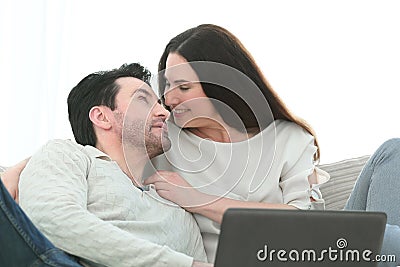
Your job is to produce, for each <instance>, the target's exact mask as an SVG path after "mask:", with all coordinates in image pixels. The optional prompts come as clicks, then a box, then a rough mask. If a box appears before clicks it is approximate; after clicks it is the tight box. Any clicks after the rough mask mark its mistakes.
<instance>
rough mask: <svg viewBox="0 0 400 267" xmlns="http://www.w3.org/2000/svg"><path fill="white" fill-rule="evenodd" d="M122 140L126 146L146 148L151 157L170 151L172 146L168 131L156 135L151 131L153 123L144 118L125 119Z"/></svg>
mask: <svg viewBox="0 0 400 267" xmlns="http://www.w3.org/2000/svg"><path fill="white" fill-rule="evenodd" d="M122 142H123V144H124V146H126V145H128V147H131V148H134V149H143V150H145V152H146V153H147V156H148V157H149V159H151V158H153V157H155V156H158V155H160V154H162V153H164V152H165V151H168V150H169V149H170V147H171V141H170V140H169V138H168V136H167V134H166V133H162V134H161V136H156V135H154V134H153V133H152V132H151V125H149V124H146V123H145V121H143V120H136V121H132V122H127V121H125V124H124V126H123V133H122ZM128 147H126V148H128Z"/></svg>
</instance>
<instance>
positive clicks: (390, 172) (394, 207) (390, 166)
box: [345, 139, 400, 267]
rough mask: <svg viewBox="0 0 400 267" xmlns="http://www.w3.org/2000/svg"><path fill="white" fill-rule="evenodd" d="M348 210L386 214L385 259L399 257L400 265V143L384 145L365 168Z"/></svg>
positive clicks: (399, 141) (393, 141)
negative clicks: (389, 256) (390, 256)
mask: <svg viewBox="0 0 400 267" xmlns="http://www.w3.org/2000/svg"><path fill="white" fill-rule="evenodd" d="M345 209H346V210H365V211H382V212H385V213H386V215H387V219H388V220H387V223H388V224H387V225H386V230H385V236H384V240H383V245H382V250H381V255H395V256H396V262H395V263H394V262H391V263H389V262H386V263H380V265H379V266H382V267H383V266H397V265H399V264H400V139H390V140H388V141H386V142H385V143H384V144H383V145H381V146H380V147H379V148H378V150H376V152H375V153H374V154H373V155H372V156H371V158H370V159H369V160H368V162H367V163H366V165H365V166H364V168H363V170H362V172H361V173H360V176H359V177H358V179H357V182H356V184H355V186H354V189H353V191H352V193H351V194H350V198H349V200H348V201H347V203H346V206H345Z"/></svg>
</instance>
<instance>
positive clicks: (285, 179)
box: [279, 125, 317, 209]
mask: <svg viewBox="0 0 400 267" xmlns="http://www.w3.org/2000/svg"><path fill="white" fill-rule="evenodd" d="M287 130H289V132H288V134H287V135H286V138H285V140H284V142H282V143H281V149H282V150H283V152H282V161H283V165H282V173H281V178H280V183H279V185H280V187H281V189H282V195H283V202H284V203H285V204H288V205H292V206H294V207H296V208H298V209H310V208H311V200H310V196H311V187H310V183H309V181H308V176H309V175H310V174H311V173H312V172H313V171H314V168H315V165H314V154H315V152H316V150H317V147H316V146H315V145H314V137H313V136H312V135H310V134H309V133H308V132H306V131H305V130H303V129H302V128H301V127H300V126H298V125H295V127H289V129H287Z"/></svg>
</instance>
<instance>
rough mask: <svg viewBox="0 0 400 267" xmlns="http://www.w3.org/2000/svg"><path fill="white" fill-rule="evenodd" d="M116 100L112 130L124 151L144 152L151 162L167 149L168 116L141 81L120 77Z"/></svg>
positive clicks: (151, 91)
mask: <svg viewBox="0 0 400 267" xmlns="http://www.w3.org/2000/svg"><path fill="white" fill-rule="evenodd" d="M116 83H117V84H118V85H119V86H120V89H119V92H118V94H117V96H116V99H115V103H116V109H115V110H114V111H113V113H114V116H115V118H116V124H117V125H116V127H115V129H116V130H117V131H118V133H119V134H121V138H122V142H123V144H124V147H125V149H129V148H133V149H145V151H146V152H147V154H148V157H149V158H153V157H155V156H157V155H159V154H162V153H163V152H164V151H167V150H168V149H169V148H170V147H171V142H170V140H169V139H168V132H167V127H166V124H165V120H166V119H167V117H168V116H169V112H168V111H167V110H166V109H165V108H164V107H163V106H161V105H160V104H159V101H158V97H157V96H156V94H155V93H154V92H153V90H152V89H151V88H150V86H148V85H147V84H146V83H144V82H143V81H141V80H139V79H136V78H132V77H123V78H119V79H117V80H116Z"/></svg>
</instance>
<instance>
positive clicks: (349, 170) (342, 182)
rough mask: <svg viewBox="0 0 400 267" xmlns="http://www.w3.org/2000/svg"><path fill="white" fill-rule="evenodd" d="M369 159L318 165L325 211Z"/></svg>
mask: <svg viewBox="0 0 400 267" xmlns="http://www.w3.org/2000/svg"><path fill="white" fill-rule="evenodd" d="M368 159H369V156H362V157H357V158H352V159H346V160H343V161H339V162H334V163H330V164H322V165H318V167H319V168H320V169H322V170H324V171H326V172H327V173H329V174H330V176H331V179H330V180H329V181H328V182H326V183H325V184H323V185H321V187H320V189H321V192H322V195H323V197H324V199H325V209H327V210H341V209H343V207H344V205H345V204H346V201H347V199H348V197H349V195H350V192H351V191H352V190H353V187H354V183H355V181H356V180H357V177H358V175H359V174H360V172H361V170H362V168H363V167H364V165H365V163H366V162H367V160H368ZM3 170H4V168H3V167H1V166H0V172H1V171H3Z"/></svg>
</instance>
